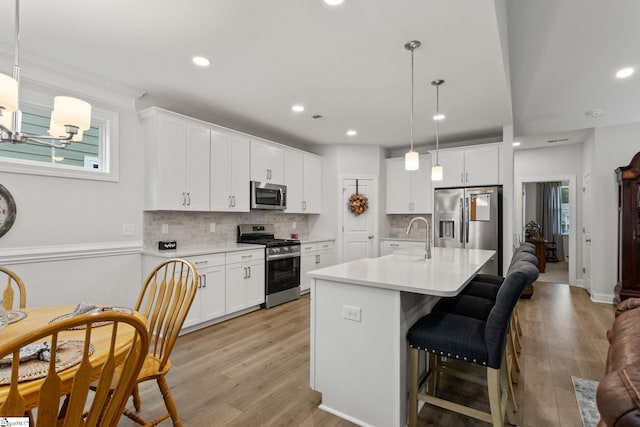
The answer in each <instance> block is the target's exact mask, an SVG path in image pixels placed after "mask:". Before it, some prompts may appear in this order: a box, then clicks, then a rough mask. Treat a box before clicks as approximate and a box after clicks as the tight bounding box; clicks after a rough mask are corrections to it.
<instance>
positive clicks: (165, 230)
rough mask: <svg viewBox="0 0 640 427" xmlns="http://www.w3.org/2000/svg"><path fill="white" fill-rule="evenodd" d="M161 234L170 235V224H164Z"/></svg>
mask: <svg viewBox="0 0 640 427" xmlns="http://www.w3.org/2000/svg"><path fill="white" fill-rule="evenodd" d="M160 232H161V233H162V234H169V224H162V229H161V231H160Z"/></svg>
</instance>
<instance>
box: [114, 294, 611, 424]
mask: <svg viewBox="0 0 640 427" xmlns="http://www.w3.org/2000/svg"><path fill="white" fill-rule="evenodd" d="M519 313H520V318H521V321H522V327H523V330H524V335H523V350H522V353H521V356H520V357H521V361H522V366H523V368H522V373H521V377H520V381H519V383H518V384H517V385H516V386H515V390H516V395H517V397H516V399H517V403H518V406H519V408H520V410H519V411H518V412H517V413H516V419H517V421H518V425H519V426H536V427H538V426H576V427H578V426H581V422H580V415H579V412H578V406H577V403H576V400H575V397H574V392H573V386H572V383H571V375H574V376H579V377H583V378H590V379H595V380H598V379H600V378H601V377H602V376H603V375H604V363H605V360H606V352H607V348H608V343H607V339H606V330H607V329H608V328H609V327H610V326H611V324H612V322H613V314H614V307H613V305H609V304H595V303H592V302H591V301H590V299H589V296H588V294H587V293H586V292H585V291H584V290H583V289H581V288H575V287H570V286H568V285H565V284H553V283H544V282H537V283H536V284H535V292H534V295H533V298H532V299H530V300H521V301H520V303H519ZM171 359H172V362H173V368H172V369H171V372H170V373H169V374H168V376H167V380H168V382H169V385H170V388H171V392H172V393H173V397H174V399H175V402H176V405H177V407H178V412H179V413H180V416H181V418H182V420H183V423H184V425H185V426H194V427H195V426H198V427H199V426H202V427H205V426H206V427H212V426H242V427H247V426H304V427H311V426H323V427H324V426H329V427H331V426H333V427H338V426H351V425H353V424H351V423H349V422H347V421H344V420H342V419H340V418H338V417H336V416H333V415H331V414H328V413H326V412H324V411H322V410H320V409H318V405H319V404H320V402H321V396H320V394H319V393H317V392H314V391H312V390H310V389H309V297H308V296H303V297H302V298H301V299H300V300H298V301H294V302H290V303H287V304H284V305H281V306H278V307H274V308H272V309H270V310H259V311H256V312H253V313H249V314H247V315H244V316H241V317H239V318H236V319H232V320H229V321H227V322H224V323H221V324H218V325H214V326H211V327H209V328H206V329H203V330H200V331H197V332H193V333H191V334H188V335H185V336H182V337H180V338H178V342H177V344H176V347H175V348H174V350H173V355H172V358H171ZM441 387H442V390H443V391H442V393H443V395H445V394H449V395H453V396H456V398H457V399H461V403H463V402H467V403H473V405H474V406H476V407H478V408H480V409H485V410H486V409H488V400H487V398H486V397H485V396H484V393H482V389H481V388H479V387H478V386H475V385H473V384H468V383H461V382H459V381H458V380H456V379H454V378H446V380H443V381H442V382H441ZM140 391H141V396H142V412H141V414H142V416H143V417H144V416H145V415H146V416H148V417H149V418H152V417H154V415H157V414H158V413H159V411H161V410H163V404H162V398H161V396H160V394H159V392H158V389H157V386H156V385H155V383H152V382H151V383H148V384H146V385H143V386H142V387H141V390H140ZM128 406H129V407H130V408H132V404H131V403H130V404H129V405H128ZM133 425H135V424H134V423H133V422H131V421H129V420H128V419H126V418H123V419H122V420H121V422H120V424H119V426H121V427H129V426H133ZM161 425H167V426H169V425H171V422H170V421H165V422H164V423H162V424H161ZM420 425H424V426H426V425H429V426H447V427H457V426H476V425H477V426H487V425H488V424H486V423H483V422H481V421H476V420H473V419H471V418H468V417H464V416H461V415H458V414H454V413H451V412H448V411H445V410H441V409H438V408H435V407H431V406H428V407H425V408H423V410H422V411H421V413H420Z"/></svg>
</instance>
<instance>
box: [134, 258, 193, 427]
mask: <svg viewBox="0 0 640 427" xmlns="http://www.w3.org/2000/svg"><path fill="white" fill-rule="evenodd" d="M197 288H198V273H197V271H196V267H195V266H194V265H193V264H192V263H191V262H190V261H187V260H184V259H179V258H174V259H170V260H168V261H165V262H162V263H160V264H159V265H158V266H157V267H156V268H155V269H154V270H153V271H152V272H151V273H149V275H148V276H147V278H146V280H145V282H144V284H143V287H142V290H141V291H140V295H139V297H138V302H137V303H136V307H135V309H136V310H138V311H139V312H140V313H142V314H144V315H145V316H146V317H147V319H148V333H149V339H150V344H149V354H147V357H146V359H145V362H144V366H143V367H142V370H141V371H140V374H139V375H138V379H137V382H136V386H135V387H134V388H133V393H132V395H133V405H134V408H135V410H136V412H133V411H130V410H128V409H125V410H124V414H125V415H126V416H127V417H129V418H130V419H132V420H133V421H135V422H137V423H138V424H141V425H156V424H158V423H160V422H161V421H163V420H166V419H167V418H171V421H172V422H173V425H174V426H181V425H182V422H181V421H180V417H179V416H178V411H177V408H176V405H175V402H174V401H173V397H172V396H171V392H170V391H169V385H168V384H167V380H166V378H165V376H166V374H167V373H168V372H169V369H170V368H171V361H170V360H169V356H170V355H171V350H173V346H174V345H175V343H176V338H177V337H178V332H180V328H182V324H183V322H184V319H185V317H186V316H187V313H188V312H189V308H190V307H191V304H192V303H193V299H194V297H195V294H196V289H197ZM150 380H155V381H156V382H157V384H158V388H159V389H160V393H161V394H162V398H163V400H164V403H165V406H166V409H167V413H165V414H164V415H162V416H160V417H158V418H156V419H155V420H153V421H145V420H143V419H142V418H141V417H140V415H139V414H138V412H140V407H141V401H140V393H139V390H138V384H139V383H142V382H145V381H150Z"/></svg>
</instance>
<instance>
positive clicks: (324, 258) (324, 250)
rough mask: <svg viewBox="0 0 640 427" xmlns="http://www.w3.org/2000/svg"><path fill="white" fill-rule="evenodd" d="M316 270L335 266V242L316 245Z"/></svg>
mask: <svg viewBox="0 0 640 427" xmlns="http://www.w3.org/2000/svg"><path fill="white" fill-rule="evenodd" d="M316 258H317V264H316V268H324V267H329V266H330V265H333V242H318V243H317V244H316Z"/></svg>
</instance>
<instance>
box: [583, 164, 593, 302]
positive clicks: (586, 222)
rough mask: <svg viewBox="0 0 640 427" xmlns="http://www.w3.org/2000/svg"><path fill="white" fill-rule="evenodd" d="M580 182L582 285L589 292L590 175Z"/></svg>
mask: <svg viewBox="0 0 640 427" xmlns="http://www.w3.org/2000/svg"><path fill="white" fill-rule="evenodd" d="M582 182H583V185H584V187H583V194H582V286H583V287H584V288H585V289H586V290H587V292H589V294H591V175H585V176H584V177H583V181H582Z"/></svg>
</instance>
